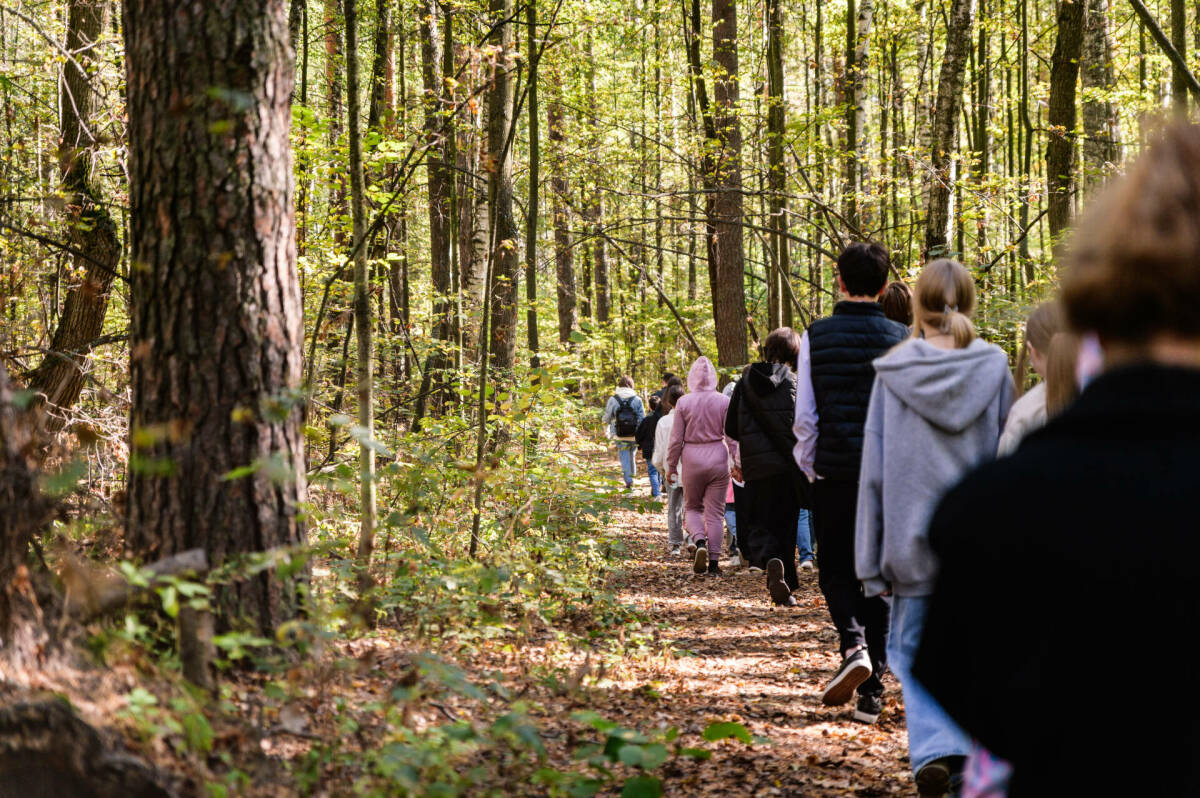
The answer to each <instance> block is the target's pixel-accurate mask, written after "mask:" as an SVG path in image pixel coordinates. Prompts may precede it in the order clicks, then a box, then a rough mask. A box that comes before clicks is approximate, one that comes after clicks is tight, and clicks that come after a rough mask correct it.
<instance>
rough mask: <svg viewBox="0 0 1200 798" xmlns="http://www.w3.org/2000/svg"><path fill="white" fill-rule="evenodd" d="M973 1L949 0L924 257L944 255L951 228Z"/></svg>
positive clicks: (926, 206) (932, 140) (939, 84)
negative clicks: (954, 162) (954, 163)
mask: <svg viewBox="0 0 1200 798" xmlns="http://www.w3.org/2000/svg"><path fill="white" fill-rule="evenodd" d="M974 16H975V3H974V0H952V2H951V4H950V20H949V24H948V26H947V28H946V52H945V54H944V55H943V56H942V71H941V74H940V75H939V76H938V89H937V105H936V106H935V108H934V112H933V128H932V131H931V132H932V136H931V146H930V152H929V158H930V161H931V166H932V170H931V171H932V174H931V175H930V176H929V178H927V179H928V181H929V191H928V194H927V197H926V203H925V257H926V258H931V257H936V256H938V255H942V254H945V251H946V237H947V233H948V230H949V227H950V165H951V160H952V159H953V157H954V152H955V150H956V149H957V143H958V116H959V113H960V108H961V106H962V84H963V72H964V71H965V69H966V66H967V52H968V50H970V49H971V25H972V23H973V21H974Z"/></svg>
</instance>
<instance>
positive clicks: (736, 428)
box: [725, 363, 796, 480]
mask: <svg viewBox="0 0 1200 798" xmlns="http://www.w3.org/2000/svg"><path fill="white" fill-rule="evenodd" d="M746 391H754V395H755V396H757V397H758V399H759V401H760V402H761V403H762V407H763V411H764V412H765V413H766V414H767V415H768V417H770V418H773V419H774V420H775V424H776V427H775V429H776V431H777V433H778V435H779V441H780V442H782V446H781V445H779V443H777V442H773V441H772V437H773V436H770V435H769V434H768V433H767V431H766V430H764V429H763V428H762V425H761V424H759V423H758V419H757V418H756V417H755V415H754V413H753V412H752V411H751V409H750V403H749V402H748V401H747V399H746V397H745V392H746ZM795 409H796V375H795V374H793V373H792V370H791V369H790V368H788V367H787V366H785V365H783V364H781V363H753V364H751V365H749V366H747V367H746V368H745V369H744V370H743V371H742V379H741V380H739V381H738V383H737V385H735V386H734V388H733V395H732V396H730V397H729V410H727V411H726V413H725V434H726V435H728V436H729V437H730V438H733V439H734V440H735V441H737V442H738V449H739V451H740V455H739V456H740V457H741V461H742V475H743V476H744V477H745V478H746V479H747V480H751V479H754V480H757V479H765V478H766V477H772V476H775V475H777V474H782V473H791V472H793V471H796V466H795V461H791V460H790V458H788V459H784V457H783V453H782V452H781V451H780V450H781V449H784V448H786V449H787V450H788V451H790V450H791V449H792V447H793V446H795V445H796V436H795V435H794V434H793V433H792V416H793V414H794V412H795Z"/></svg>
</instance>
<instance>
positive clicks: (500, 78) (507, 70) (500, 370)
mask: <svg viewBox="0 0 1200 798" xmlns="http://www.w3.org/2000/svg"><path fill="white" fill-rule="evenodd" d="M490 2H491V5H490V10H491V14H492V18H493V21H494V24H493V29H492V34H491V36H490V37H489V38H490V43H491V44H492V45H493V46H494V47H496V48H497V49H498V52H497V53H496V56H495V58H496V63H495V66H494V69H493V71H492V85H491V88H490V89H489V90H488V126H487V130H488V168H489V180H488V184H489V185H488V194H489V197H490V200H491V214H490V217H491V222H492V231H491V241H490V246H491V253H490V257H491V260H492V276H493V280H492V296H491V305H492V310H491V315H492V322H491V339H490V341H489V348H490V351H491V355H492V367H493V368H494V369H495V370H496V373H497V379H498V380H499V381H501V382H504V381H507V379H508V375H509V373H510V372H511V371H512V367H513V361H514V360H515V359H516V355H517V272H518V261H517V242H518V239H517V236H518V231H517V220H516V217H515V216H514V215H513V156H512V147H511V146H510V142H509V128H510V127H511V126H512V123H513V118H512V116H513V78H514V75H513V72H514V65H513V61H512V59H513V56H514V53H513V24H512V22H511V19H512V16H513V9H514V6H513V0H490Z"/></svg>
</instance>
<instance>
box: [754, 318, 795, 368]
mask: <svg viewBox="0 0 1200 798" xmlns="http://www.w3.org/2000/svg"><path fill="white" fill-rule="evenodd" d="M762 355H763V360H765V361H767V362H768V363H784V364H786V365H788V366H793V367H794V366H795V365H796V359H797V358H798V357H800V336H799V335H797V334H796V331H795V330H793V329H792V328H791V327H780V328H779V329H777V330H772V331H771V334H770V335H768V336H767V339H766V340H765V341H763V345H762Z"/></svg>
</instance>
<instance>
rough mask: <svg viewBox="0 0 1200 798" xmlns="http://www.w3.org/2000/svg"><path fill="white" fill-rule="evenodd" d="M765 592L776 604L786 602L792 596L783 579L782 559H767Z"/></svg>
mask: <svg viewBox="0 0 1200 798" xmlns="http://www.w3.org/2000/svg"><path fill="white" fill-rule="evenodd" d="M767 592H768V593H770V594H771V601H774V602H775V603H776V604H787V600H788V599H789V598H791V597H792V590H791V588H789V587H788V586H787V582H785V581H783V560H780V559H778V558H775V559H772V560H768V561H767Z"/></svg>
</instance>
